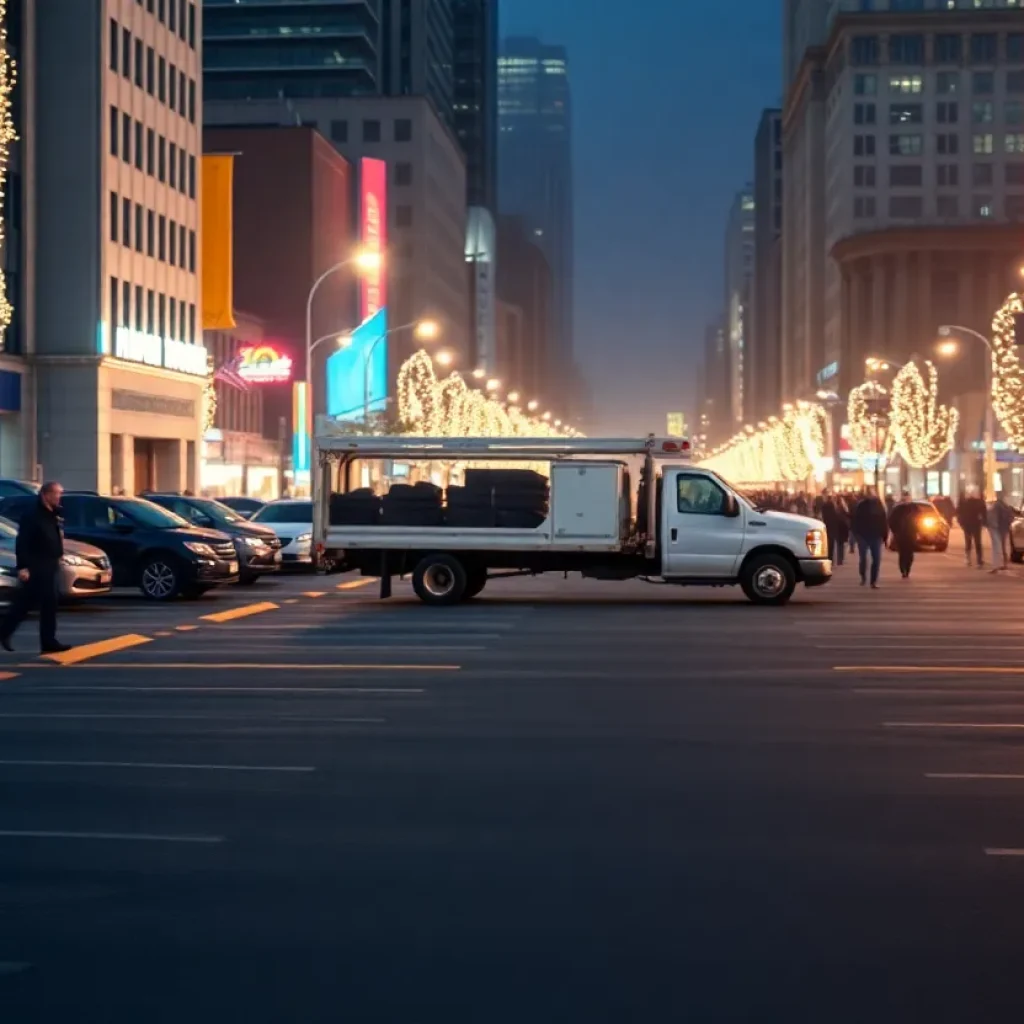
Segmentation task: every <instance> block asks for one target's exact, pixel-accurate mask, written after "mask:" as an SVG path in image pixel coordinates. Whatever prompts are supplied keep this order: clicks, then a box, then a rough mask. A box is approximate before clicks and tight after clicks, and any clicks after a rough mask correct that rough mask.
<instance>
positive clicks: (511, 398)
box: [507, 391, 519, 405]
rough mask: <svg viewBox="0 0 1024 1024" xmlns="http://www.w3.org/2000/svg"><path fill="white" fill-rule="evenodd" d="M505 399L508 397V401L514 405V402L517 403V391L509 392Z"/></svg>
mask: <svg viewBox="0 0 1024 1024" xmlns="http://www.w3.org/2000/svg"><path fill="white" fill-rule="evenodd" d="M507 397H508V400H509V401H510V402H511V403H512V404H513V405H514V404H515V403H516V402H518V401H519V392H518V391H510V392H509V393H508V396H507Z"/></svg>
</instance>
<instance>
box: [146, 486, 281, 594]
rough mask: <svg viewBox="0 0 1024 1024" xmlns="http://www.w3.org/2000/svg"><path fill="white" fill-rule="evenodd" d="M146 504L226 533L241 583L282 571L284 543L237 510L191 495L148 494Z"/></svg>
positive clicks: (267, 529) (271, 531)
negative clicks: (282, 548) (150, 503)
mask: <svg viewBox="0 0 1024 1024" xmlns="http://www.w3.org/2000/svg"><path fill="white" fill-rule="evenodd" d="M146 500H147V501H152V502H154V503H155V504H157V505H160V506H161V507H162V508H166V509H168V510H169V511H171V512H173V513H174V514H175V515H176V516H181V518H182V519H184V520H185V521H186V522H188V523H191V524H192V525H193V526H200V527H204V528H206V529H210V530H220V532H221V533H226V534H227V535H228V536H229V537H230V538H231V539H232V541H234V544H235V551H236V552H237V553H238V564H239V566H240V576H239V580H238V582H239V583H242V584H243V585H246V586H248V585H249V584H251V583H255V582H256V580H258V579H259V578H260V576H265V575H266V574H267V573H269V572H277V571H278V570H279V569H280V568H281V542H280V541H279V540H278V539H277V534H276V533H274V531H273V530H272V529H270V527H269V526H260V525H259V524H258V523H250V522H247V521H246V520H245V518H244V517H243V516H241V515H240V514H239V513H238V512H236V511H235V510H234V509H231V508H228V507H227V505H222V504H221V503H220V502H219V501H214V499H213V498H195V497H193V496H192V495H188V494H151V493H148V492H147V494H146Z"/></svg>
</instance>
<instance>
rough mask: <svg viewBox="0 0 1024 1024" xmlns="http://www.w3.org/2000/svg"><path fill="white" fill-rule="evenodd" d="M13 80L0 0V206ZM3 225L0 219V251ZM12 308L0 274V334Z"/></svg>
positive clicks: (10, 139) (12, 136)
mask: <svg viewBox="0 0 1024 1024" xmlns="http://www.w3.org/2000/svg"><path fill="white" fill-rule="evenodd" d="M16 80H17V69H16V67H15V63H14V59H13V58H12V57H11V54H10V50H9V49H8V46H7V0H0V207H2V206H3V204H4V200H5V193H6V189H7V163H8V160H9V159H10V153H11V145H12V144H13V143H14V142H15V141H16V140H17V138H18V133H17V132H16V131H15V129H14V118H13V116H12V114H11V93H12V92H13V90H14V83H15V81H16ZM5 228H6V225H5V224H4V221H3V218H2V217H0V251H2V250H3V246H4V241H5V238H6V234H5ZM13 317H14V307H13V306H12V305H11V302H10V299H9V298H8V297H7V276H6V275H5V274H4V273H3V272H2V271H0V331H3V330H5V329H6V328H7V327H9V326H10V324H11V320H12V318H13Z"/></svg>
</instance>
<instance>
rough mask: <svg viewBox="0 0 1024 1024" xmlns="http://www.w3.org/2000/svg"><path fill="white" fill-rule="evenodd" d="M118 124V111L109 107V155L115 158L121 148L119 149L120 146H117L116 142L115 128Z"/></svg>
mask: <svg viewBox="0 0 1024 1024" xmlns="http://www.w3.org/2000/svg"><path fill="white" fill-rule="evenodd" d="M120 123H121V117H120V112H119V111H118V109H117V107H111V108H110V155H111V156H117V155H118V153H119V152H120V151H121V147H120V145H118V141H117V135H118V132H117V128H118V125H119V124H120Z"/></svg>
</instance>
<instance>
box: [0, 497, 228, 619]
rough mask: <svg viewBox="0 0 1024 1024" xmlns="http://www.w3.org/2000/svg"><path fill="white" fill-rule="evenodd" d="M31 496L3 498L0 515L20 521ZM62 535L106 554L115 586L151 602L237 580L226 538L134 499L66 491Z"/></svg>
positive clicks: (197, 593) (198, 593)
mask: <svg viewBox="0 0 1024 1024" xmlns="http://www.w3.org/2000/svg"><path fill="white" fill-rule="evenodd" d="M37 500H38V499H37V498H35V497H34V496H29V495H25V496H18V497H15V498H4V499H3V500H2V501H0V515H4V516H7V517H8V518H9V519H14V520H20V519H21V517H22V515H23V514H24V513H25V512H26V511H27V510H28V508H29V507H30V506H31V505H32V503H33V502H35V501H37ZM61 514H62V515H63V518H64V535H65V536H66V537H69V538H70V539H71V540H80V541H85V542H86V543H87V544H95V545H96V547H98V548H101V549H102V550H103V551H105V552H106V554H107V557H108V558H109V559H110V563H111V567H112V568H113V570H114V586H115V587H138V588H139V589H140V590H141V591H142V593H143V595H144V596H145V597H148V598H149V599H150V600H152V601H168V600H170V599H171V598H174V597H177V596H179V595H181V596H183V597H199V596H200V595H201V594H204V593H205V592H206V591H207V590H211V589H212V588H213V587H217V586H220V585H221V584H223V583H236V582H237V581H238V568H239V567H238V555H237V554H236V553H235V545H234V542H233V541H232V539H231V538H230V537H228V536H227V535H226V534H223V533H220V532H219V531H217V530H200V529H197V528H196V527H193V526H190V525H189V524H188V523H187V522H186V521H185V520H184V519H181V518H179V517H178V516H176V515H174V514H173V513H171V512H168V511H167V509H164V508H160V506H159V505H154V504H153V503H152V502H149V501H142V500H141V499H139V498H104V497H100V496H99V495H92V494H79V493H74V492H72V493H66V494H65V495H64V499H63V501H62V502H61Z"/></svg>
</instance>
